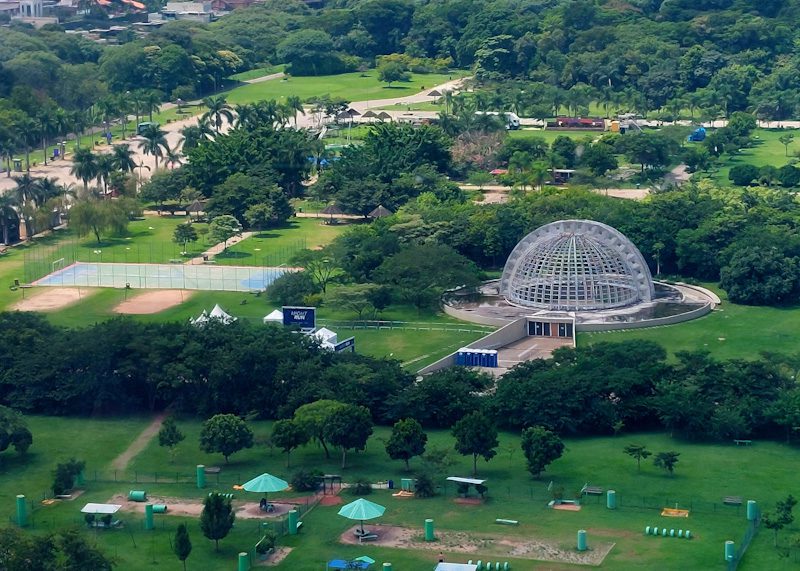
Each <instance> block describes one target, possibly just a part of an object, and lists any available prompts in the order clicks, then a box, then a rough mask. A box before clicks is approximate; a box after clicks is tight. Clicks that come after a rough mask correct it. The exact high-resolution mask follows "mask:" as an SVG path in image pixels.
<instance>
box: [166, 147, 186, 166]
mask: <svg viewBox="0 0 800 571" xmlns="http://www.w3.org/2000/svg"><path fill="white" fill-rule="evenodd" d="M182 158H183V155H182V154H181V153H180V152H179V151H178V148H177V147H176V148H174V149H170V148H169V147H168V148H167V152H166V155H165V156H164V162H165V163H166V165H167V167H168V168H171V169H174V168H175V166H180V165H181V159H182Z"/></svg>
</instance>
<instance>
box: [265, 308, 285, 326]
mask: <svg viewBox="0 0 800 571" xmlns="http://www.w3.org/2000/svg"><path fill="white" fill-rule="evenodd" d="M263 321H264V323H283V311H281V310H280V309H275V310H273V311H272V313H270V314H269V315H265V316H264V319H263Z"/></svg>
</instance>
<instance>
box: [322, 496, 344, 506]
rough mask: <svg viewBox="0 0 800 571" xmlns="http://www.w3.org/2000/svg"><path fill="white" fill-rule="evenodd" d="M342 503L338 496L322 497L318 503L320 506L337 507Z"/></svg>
mask: <svg viewBox="0 0 800 571" xmlns="http://www.w3.org/2000/svg"><path fill="white" fill-rule="evenodd" d="M343 503H344V500H343V499H342V498H340V497H339V496H322V499H321V500H320V501H319V505H321V506H338V505H341V504H343Z"/></svg>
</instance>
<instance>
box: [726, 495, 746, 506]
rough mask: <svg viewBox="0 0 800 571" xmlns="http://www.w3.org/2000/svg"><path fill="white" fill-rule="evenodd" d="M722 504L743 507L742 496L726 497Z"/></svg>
mask: <svg viewBox="0 0 800 571" xmlns="http://www.w3.org/2000/svg"><path fill="white" fill-rule="evenodd" d="M722 503H723V504H725V505H726V506H740V505H742V497H741V496H725V497H724V498H722Z"/></svg>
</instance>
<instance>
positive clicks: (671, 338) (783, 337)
mask: <svg viewBox="0 0 800 571" xmlns="http://www.w3.org/2000/svg"><path fill="white" fill-rule="evenodd" d="M717 293H718V294H719V295H720V298H721V299H722V300H723V303H722V305H721V306H720V307H719V308H717V309H716V310H714V311H713V312H712V313H711V314H709V315H707V316H706V317H702V318H700V319H695V320H693V321H689V322H687V323H681V324H678V325H670V326H666V327H654V328H649V329H630V330H628V331H616V332H602V333H580V334H578V343H579V344H583V343H596V342H600V341H623V340H627V339H648V340H650V341H655V342H656V343H659V344H661V345H663V346H664V348H665V349H666V350H667V351H668V352H669V353H670V354H672V355H674V354H675V353H676V352H678V351H697V350H707V351H710V352H711V353H712V354H713V355H714V356H715V357H717V358H720V359H755V358H758V357H759V355H760V353H761V352H762V351H775V352H781V353H796V352H797V343H796V336H797V324H798V322H800V321H799V320H800V307H788V308H777V307H754V306H746V305H736V304H733V303H730V302H728V301H727V298H726V297H725V295H724V292H722V291H719V290H717Z"/></svg>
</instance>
